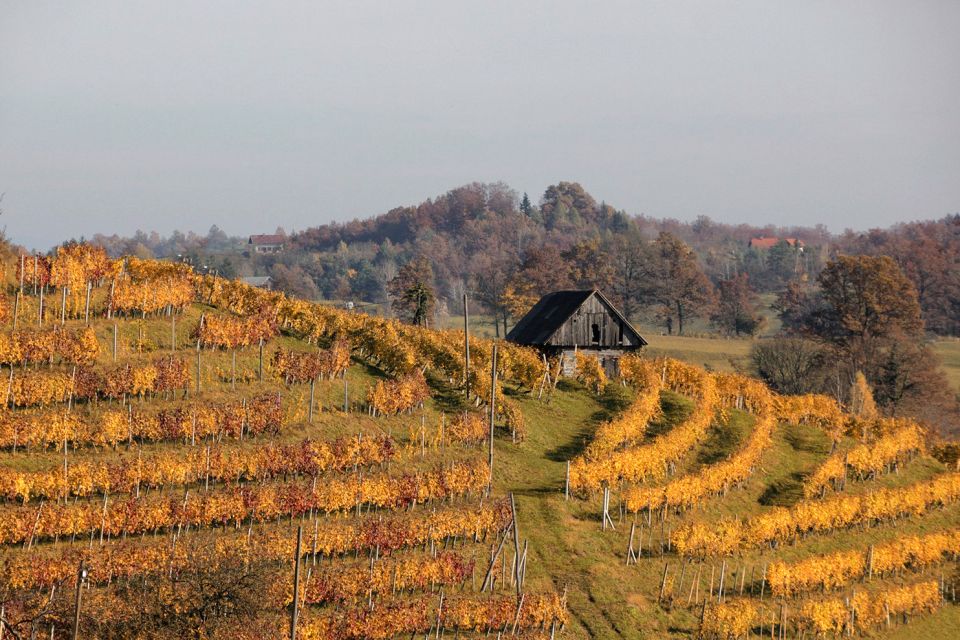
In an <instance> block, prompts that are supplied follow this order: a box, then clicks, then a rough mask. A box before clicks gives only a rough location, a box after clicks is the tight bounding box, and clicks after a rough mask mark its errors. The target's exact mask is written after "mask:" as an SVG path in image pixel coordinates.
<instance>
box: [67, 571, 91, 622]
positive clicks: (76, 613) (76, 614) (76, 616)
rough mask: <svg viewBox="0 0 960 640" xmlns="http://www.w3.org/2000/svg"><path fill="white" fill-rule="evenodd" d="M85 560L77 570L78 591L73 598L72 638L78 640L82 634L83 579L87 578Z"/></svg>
mask: <svg viewBox="0 0 960 640" xmlns="http://www.w3.org/2000/svg"><path fill="white" fill-rule="evenodd" d="M84 562H85V561H84V560H81V561H80V568H79V569H77V589H76V592H75V593H74V596H73V634H72V635H71V636H70V637H71V638H73V640H77V638H78V637H79V633H80V594H81V593H82V592H83V591H82V589H83V579H84V578H86V577H87V568H86V565H85V564H84Z"/></svg>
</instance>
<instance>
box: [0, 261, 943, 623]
mask: <svg viewBox="0 0 960 640" xmlns="http://www.w3.org/2000/svg"><path fill="white" fill-rule="evenodd" d="M3 273H4V278H5V279H4V282H3V287H4V291H3V296H2V297H0V322H2V324H0V365H2V370H0V376H2V377H0V380H2V381H3V382H5V383H6V385H5V391H4V393H5V403H4V406H3V408H2V409H0V498H2V500H3V502H2V504H0V640H3V639H4V638H44V637H50V638H71V637H73V633H74V626H75V625H78V626H77V629H78V631H77V636H76V637H80V638H150V637H170V638H180V637H195V638H272V637H291V636H292V635H294V634H295V635H296V637H298V638H310V639H314V638H315V639H322V638H334V639H338V640H350V639H359V638H377V639H387V638H410V637H429V638H441V637H447V638H461V637H462V638H465V639H466V638H480V637H527V638H575V639H579V638H591V637H597V638H613V637H627V638H663V637H676V638H725V639H727V638H728V639H736V638H748V637H764V638H765V637H770V638H788V637H789V638H819V637H830V638H833V637H839V636H841V635H843V636H861V635H863V636H870V637H891V638H892V637H900V638H928V637H929V638H934V637H958V636H960V633H957V632H956V631H955V630H956V629H957V628H960V610H958V609H957V607H956V604H955V603H956V594H955V589H956V586H957V582H958V581H960V573H958V564H957V558H958V554H960V470H958V468H957V467H956V464H955V463H954V464H949V463H948V462H944V461H941V460H938V459H937V457H936V456H935V455H934V454H935V453H936V451H941V450H948V449H949V447H944V446H943V443H936V444H935V443H933V442H932V441H931V438H930V436H929V435H928V432H927V428H926V426H925V425H921V424H917V423H914V422H912V421H909V420H901V419H894V418H876V419H874V418H871V419H865V418H859V417H855V416H853V415H850V414H849V413H847V412H846V411H845V410H844V408H843V407H841V406H839V405H838V404H837V403H836V402H835V401H833V400H832V399H830V398H826V397H821V396H797V397H781V396H777V395H776V394H774V393H772V392H771V391H769V390H768V389H767V388H766V387H765V386H763V385H762V384H760V383H759V382H757V381H756V380H754V379H751V378H749V377H746V376H743V375H739V374H736V373H722V372H716V371H710V370H707V369H704V368H701V367H699V366H696V365H694V364H692V363H685V362H681V361H678V360H672V359H663V358H657V359H654V358H645V357H642V356H630V357H628V358H626V359H625V360H624V361H623V362H622V368H621V373H622V378H621V379H613V380H606V378H605V375H604V372H603V371H602V369H600V368H599V367H598V366H597V364H596V363H595V362H591V361H590V360H589V359H588V358H583V360H582V362H580V363H579V364H578V367H577V370H578V372H579V377H580V379H579V380H572V379H560V380H557V379H556V372H557V363H556V362H553V361H548V360H545V359H543V358H542V357H541V356H540V355H539V354H538V353H537V352H534V351H532V350H529V349H526V348H522V347H518V346H516V345H512V344H508V343H505V342H497V343H496V344H495V343H494V342H493V341H490V340H486V339H480V338H477V337H475V336H470V337H469V364H468V361H467V359H466V358H465V357H464V347H465V344H464V342H465V336H464V333H463V332H462V331H447V330H428V329H422V328H416V327H411V326H408V325H404V324H401V323H399V322H396V321H393V320H388V319H384V318H379V317H374V316H367V315H364V314H361V313H355V312H352V311H349V312H348V311H344V310H340V309H337V308H335V307H333V306H328V305H322V304H314V303H308V302H304V301H301V300H295V299H289V298H287V297H285V296H283V295H282V294H279V293H274V292H270V291H265V290H261V289H255V288H252V287H249V286H247V285H244V284H241V283H238V282H233V281H227V280H224V279H222V278H216V277H212V276H198V275H196V274H194V273H193V272H192V270H190V268H189V267H188V266H186V265H182V264H176V263H165V262H153V261H143V260H138V259H136V258H128V259H123V260H111V259H109V258H108V257H107V256H106V254H105V253H104V252H103V251H101V250H98V249H96V248H91V247H88V246H85V245H75V246H70V247H65V248H61V249H60V250H58V252H57V253H56V254H55V255H53V256H22V257H20V258H19V259H18V262H16V263H15V264H8V265H5V268H4V270H3ZM941 457H943V456H941ZM951 633H953V634H954V635H953V636H951V635H950V634H951Z"/></svg>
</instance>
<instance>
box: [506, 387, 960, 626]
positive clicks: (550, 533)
mask: <svg viewBox="0 0 960 640" xmlns="http://www.w3.org/2000/svg"><path fill="white" fill-rule="evenodd" d="M518 399H519V401H520V403H521V406H522V408H523V411H524V415H525V416H526V418H527V422H528V432H529V436H528V439H527V440H526V441H525V442H524V443H522V444H520V445H517V446H513V445H511V444H509V442H503V441H498V442H497V443H496V447H495V449H496V451H495V463H494V464H495V469H496V471H495V474H496V481H495V485H496V489H497V491H498V492H503V493H508V492H514V493H515V495H516V499H517V509H518V519H519V523H520V534H521V537H522V538H525V539H529V541H530V549H531V553H532V556H531V560H530V564H529V570H528V578H527V579H528V582H529V588H531V589H556V590H558V591H563V590H564V589H566V590H567V594H568V598H569V608H570V624H569V626H568V628H567V630H566V634H565V636H564V637H568V638H577V639H580V638H693V637H695V636H696V627H697V619H698V615H699V609H697V608H696V607H691V608H687V607H686V603H685V599H686V594H684V595H683V596H682V597H680V598H679V601H675V602H674V604H673V605H671V606H668V607H661V606H659V605H657V603H656V599H657V594H658V591H659V584H660V577H661V575H662V571H663V567H664V563H665V562H666V563H669V565H670V567H671V569H670V570H671V571H674V572H675V571H677V570H678V566H679V564H678V562H677V559H676V557H675V556H672V555H670V554H668V555H667V556H666V557H665V558H663V559H661V558H659V557H643V558H641V560H640V562H639V563H638V564H637V565H635V566H626V565H625V564H624V558H625V550H626V547H627V541H628V540H627V538H628V535H629V531H630V521H631V520H632V516H629V515H628V516H627V518H625V519H624V520H623V522H622V523H620V524H619V525H618V527H617V529H616V531H607V532H602V531H601V527H600V512H601V505H600V497H599V496H594V497H593V498H591V499H588V500H580V499H575V498H574V499H571V500H570V501H566V500H564V497H563V485H564V473H565V460H566V459H568V458H569V457H572V455H575V454H576V453H578V452H579V451H580V450H582V447H583V445H584V443H585V442H588V441H589V439H590V437H591V435H592V433H593V431H594V430H595V429H596V426H597V424H598V423H599V421H601V420H603V419H605V418H607V417H608V416H609V413H610V407H609V406H605V404H606V403H605V402H604V400H605V399H604V398H603V397H596V396H594V395H592V394H590V393H588V392H587V391H586V390H584V389H583V388H582V387H580V386H578V385H574V384H568V383H565V384H561V386H560V388H559V389H558V391H557V392H556V393H554V395H553V396H552V397H551V399H550V401H549V402H548V403H542V402H537V401H536V400H535V399H532V398H529V397H527V396H519V397H518ZM607 400H608V399H607ZM661 401H662V405H663V409H664V411H663V414H662V416H661V418H660V419H659V421H658V423H657V424H655V425H653V429H652V431H653V432H663V431H665V430H667V429H669V428H671V427H672V425H674V424H676V423H677V422H678V421H680V420H682V419H683V418H684V417H686V415H688V413H689V410H690V408H691V406H692V405H691V403H690V401H689V400H688V399H686V398H683V397H682V396H677V395H676V394H672V393H669V392H667V393H664V394H663V396H662V398H661ZM752 427H753V419H752V417H751V416H749V415H747V414H744V413H742V412H738V411H734V412H731V418H730V420H728V421H727V422H726V423H724V424H718V425H714V427H713V428H712V432H711V435H710V437H709V438H708V439H707V440H706V441H705V442H704V443H702V445H701V446H700V447H699V448H698V449H697V451H696V452H695V453H694V454H691V456H690V458H692V459H693V460H695V462H692V461H691V463H690V464H688V465H687V466H686V467H684V468H683V470H682V471H681V472H688V471H690V470H691V469H695V468H696V466H697V465H698V464H702V463H704V462H713V461H716V460H717V459H721V458H722V457H724V456H725V455H727V454H729V453H730V452H732V451H735V450H736V449H737V448H738V447H739V446H741V444H742V442H743V441H744V439H745V438H746V436H747V434H748V433H749V431H750V429H751V428H752ZM829 452H830V443H829V441H828V439H827V438H826V437H825V436H824V435H823V434H822V433H821V432H820V431H818V430H816V429H812V428H810V427H807V426H798V425H781V426H780V427H778V428H777V430H776V432H775V435H774V444H773V446H772V447H771V448H770V449H769V450H768V451H767V452H766V453H765V454H764V456H763V458H762V461H761V464H760V468H759V469H758V471H757V472H756V473H755V474H754V475H753V476H752V477H751V478H749V479H748V480H747V481H746V483H745V484H744V486H743V488H742V489H732V490H731V491H730V492H729V493H728V494H727V496H725V497H722V496H714V497H709V498H706V499H705V500H703V501H702V503H701V504H699V505H698V506H697V507H695V508H694V509H692V510H690V511H688V512H687V513H686V514H684V515H682V516H679V517H678V516H672V517H671V518H670V519H669V520H668V523H669V525H670V526H676V524H677V523H678V522H681V521H685V520H689V519H694V520H703V521H714V520H716V519H719V518H725V517H747V516H750V515H753V514H758V513H761V512H762V511H763V510H765V509H768V508H771V507H770V506H764V504H762V503H763V502H767V503H768V504H770V505H775V504H792V503H793V502H795V501H796V500H798V499H801V498H802V491H801V490H800V487H801V482H802V478H803V477H804V476H805V475H806V474H809V473H810V472H811V471H812V470H813V469H814V468H816V466H817V465H818V464H819V463H820V462H821V461H822V460H823V459H824V458H825V457H826V456H827V455H829ZM943 470H944V468H943V466H942V465H940V464H939V463H937V462H936V461H933V460H932V459H930V458H920V459H918V460H916V461H914V462H912V463H910V464H908V465H906V467H905V468H904V469H903V470H901V472H900V473H899V474H888V475H885V476H881V477H880V478H878V479H876V480H872V481H865V482H851V483H850V487H849V491H850V492H851V493H859V492H869V491H871V490H873V488H876V487H879V486H888V487H896V486H904V485H906V484H910V483H913V482H918V481H922V480H925V479H929V478H931V477H932V476H933V475H935V474H937V473H942V472H943ZM771 495H775V496H779V499H778V500H764V497H765V496H767V497H769V496H771ZM616 500H617V495H616V492H614V494H613V505H612V507H611V511H612V514H613V517H614V520H615V521H616V520H618V519H619V516H618V514H617V502H616ZM957 523H960V507H957V506H956V505H954V506H951V507H949V508H947V509H943V510H934V511H932V512H931V513H930V514H928V515H927V516H925V517H923V518H913V519H906V520H900V521H897V522H887V523H881V524H879V525H877V526H874V527H870V528H867V529H859V528H855V529H851V530H844V531H838V532H834V533H832V534H830V535H814V536H809V537H807V538H805V539H801V540H798V541H797V543H796V544H793V545H787V546H785V547H781V548H780V549H778V550H777V551H776V552H775V553H772V552H770V551H769V550H763V549H746V550H744V552H743V553H742V555H741V556H739V557H737V558H732V559H730V560H729V564H728V567H729V568H730V570H731V571H737V572H740V571H744V572H747V575H749V572H750V571H751V570H753V571H755V572H756V574H757V575H758V576H759V572H760V568H761V567H762V566H763V565H764V564H766V563H768V562H769V561H770V560H771V559H772V558H774V557H776V558H783V559H798V558H802V557H806V556H809V555H810V554H813V553H826V552H830V551H835V550H840V549H851V548H863V547H865V546H866V545H867V544H870V543H873V542H885V541H891V540H895V539H896V538H897V537H899V536H901V535H907V534H915V533H923V532H930V531H935V530H938V529H942V528H944V527H948V526H957ZM654 533H655V535H656V538H655V539H659V529H658V528H655V530H654ZM643 535H644V538H645V541H644V544H645V545H646V536H647V535H649V529H647V528H644V529H643ZM704 566H705V569H706V573H705V574H704V576H703V578H702V580H703V588H704V589H706V588H707V586H706V585H707V577H708V575H709V567H710V566H714V568H715V569H716V570H719V561H717V562H716V563H707V564H706V565H704ZM951 566H952V565H946V570H947V571H953V569H952V568H951ZM937 571H939V569H937ZM673 575H674V576H675V574H673ZM737 575H738V577H739V573H738V574H737ZM937 575H939V573H938V574H937ZM905 579H906V580H916V579H919V576H914V575H912V574H909V575H907V576H906V577H905ZM685 580H686V582H685V586H684V590H686V589H687V588H689V586H690V584H691V582H690V580H691V577H690V574H687V577H686V578H685ZM886 585H887V583H886V582H884V581H881V580H874V581H872V582H871V583H869V584H868V585H867V586H866V587H864V588H869V589H877V588H881V587H883V586H886ZM858 588H860V587H858ZM843 594H844V592H839V593H838V594H837V595H839V596H842V595H843ZM957 619H958V609H957V608H955V607H952V606H947V607H945V608H944V609H943V610H942V611H941V612H938V613H936V614H933V615H930V616H925V617H923V618H921V619H918V620H916V621H914V622H911V623H910V624H908V625H906V626H902V627H896V628H895V630H894V631H893V632H892V633H891V634H889V635H886V636H883V637H892V638H893V637H895V638H905V639H912V638H924V637H960V632H958V633H954V634H953V635H951V634H949V633H948V634H946V635H943V634H941V635H929V634H930V633H931V630H936V629H941V630H943V629H946V628H947V627H946V626H938V625H948V624H952V623H954V622H955V621H957ZM951 633H953V632H951ZM925 634H927V635H925Z"/></svg>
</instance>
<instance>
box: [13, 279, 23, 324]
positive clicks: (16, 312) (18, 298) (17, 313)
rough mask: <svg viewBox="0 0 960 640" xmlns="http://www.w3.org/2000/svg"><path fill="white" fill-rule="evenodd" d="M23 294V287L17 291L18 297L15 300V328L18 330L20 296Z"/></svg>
mask: <svg viewBox="0 0 960 640" xmlns="http://www.w3.org/2000/svg"><path fill="white" fill-rule="evenodd" d="M22 295H23V288H22V287H21V290H20V291H17V297H16V298H14V300H13V330H14V331H16V330H17V317H18V316H19V315H20V296H22Z"/></svg>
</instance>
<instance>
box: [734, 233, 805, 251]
mask: <svg viewBox="0 0 960 640" xmlns="http://www.w3.org/2000/svg"><path fill="white" fill-rule="evenodd" d="M781 241H783V242H786V243H787V244H788V245H790V246H791V247H799V248H800V249H802V248H803V240H798V239H797V238H777V237H776V236H760V237H759V238H750V242H749V243H748V244H747V246H749V247H750V248H751V249H759V250H761V251H765V250H767V249H772V248H774V247H775V246H777V244H779V243H780V242H781Z"/></svg>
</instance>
